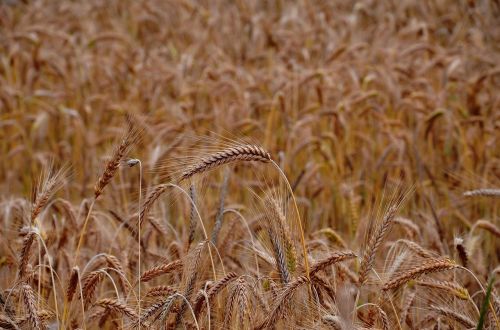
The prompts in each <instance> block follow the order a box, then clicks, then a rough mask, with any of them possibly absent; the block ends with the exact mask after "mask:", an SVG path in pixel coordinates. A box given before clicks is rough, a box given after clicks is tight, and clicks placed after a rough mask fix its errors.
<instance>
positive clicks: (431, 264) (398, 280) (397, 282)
mask: <svg viewBox="0 0 500 330" xmlns="http://www.w3.org/2000/svg"><path fill="white" fill-rule="evenodd" d="M455 267H457V265H456V264H455V263H454V262H453V261H451V260H449V259H434V260H429V261H426V262H424V263H422V264H421V265H419V266H416V267H413V268H411V269H409V270H407V271H405V272H403V273H401V274H400V275H397V276H394V277H393V278H391V279H390V280H389V281H387V282H386V283H385V284H384V285H383V287H382V290H383V291H387V290H391V289H397V288H399V287H400V286H401V285H403V284H405V283H406V282H408V281H409V280H412V279H415V278H417V277H419V276H421V275H424V274H429V273H435V272H440V271H443V270H449V269H453V268H455Z"/></svg>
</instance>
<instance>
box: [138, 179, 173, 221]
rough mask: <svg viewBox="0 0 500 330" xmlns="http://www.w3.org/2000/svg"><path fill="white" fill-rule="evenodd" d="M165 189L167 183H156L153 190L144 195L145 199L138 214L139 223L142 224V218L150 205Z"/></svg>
mask: <svg viewBox="0 0 500 330" xmlns="http://www.w3.org/2000/svg"><path fill="white" fill-rule="evenodd" d="M166 190H167V185H165V184H161V185H158V186H156V187H155V188H154V189H153V191H152V192H151V193H150V194H149V195H148V196H147V197H146V200H145V201H144V204H143V205H142V207H141V213H140V215H139V217H140V225H141V226H142V222H143V221H144V218H145V216H146V214H147V212H148V211H149V209H151V206H153V204H154V202H156V200H157V199H158V198H160V196H161V195H162V194H163V193H164V192H165V191H166Z"/></svg>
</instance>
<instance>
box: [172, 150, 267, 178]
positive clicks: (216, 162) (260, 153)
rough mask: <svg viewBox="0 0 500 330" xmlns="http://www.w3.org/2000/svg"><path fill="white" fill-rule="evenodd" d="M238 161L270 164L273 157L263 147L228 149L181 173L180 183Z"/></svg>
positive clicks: (202, 160) (200, 161)
mask: <svg viewBox="0 0 500 330" xmlns="http://www.w3.org/2000/svg"><path fill="white" fill-rule="evenodd" d="M237 161H257V162H263V163H268V162H270V161H271V155H270V154H269V153H268V152H267V151H265V150H264V149H263V148H262V147H260V146H256V145H251V144H244V145H241V146H236V147H231V148H227V149H224V150H221V151H219V152H215V153H213V154H210V155H208V156H206V157H202V158H200V159H199V160H197V161H196V162H195V163H194V164H192V165H191V166H189V167H188V168H187V169H186V170H185V171H183V172H182V173H181V175H180V178H179V181H184V180H187V179H189V178H190V177H192V176H193V175H195V174H200V173H203V172H206V171H209V170H211V169H213V168H216V167H218V166H221V165H224V164H229V163H232V162H237Z"/></svg>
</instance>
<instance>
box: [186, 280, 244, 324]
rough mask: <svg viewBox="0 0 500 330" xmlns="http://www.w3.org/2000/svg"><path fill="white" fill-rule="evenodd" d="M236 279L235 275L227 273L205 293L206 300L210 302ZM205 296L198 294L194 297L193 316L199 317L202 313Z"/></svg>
mask: <svg viewBox="0 0 500 330" xmlns="http://www.w3.org/2000/svg"><path fill="white" fill-rule="evenodd" d="M236 277H237V275H236V273H233V272H231V273H228V274H227V275H226V276H224V277H223V278H221V279H220V280H218V281H217V282H216V283H215V284H214V285H213V286H212V287H211V288H210V289H209V290H208V292H207V298H208V301H209V302H210V301H211V300H212V299H213V298H214V297H215V296H217V294H219V292H221V291H222V290H223V289H224V288H225V287H227V285H228V284H229V283H231V282H232V281H233V280H235V279H236ZM205 299H206V298H205V295H203V294H199V295H197V296H196V299H195V303H194V315H199V314H200V312H201V311H202V308H203V306H205V304H204V302H205Z"/></svg>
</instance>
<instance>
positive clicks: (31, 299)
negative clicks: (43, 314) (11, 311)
mask: <svg viewBox="0 0 500 330" xmlns="http://www.w3.org/2000/svg"><path fill="white" fill-rule="evenodd" d="M21 291H22V295H23V302H24V306H25V308H26V310H27V312H28V321H29V322H30V324H31V326H32V327H33V328H35V329H41V328H42V321H41V320H40V317H39V315H38V308H37V307H36V299H35V293H34V292H33V289H32V288H31V286H30V285H28V284H23V286H22V287H21Z"/></svg>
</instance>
